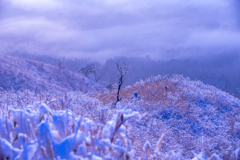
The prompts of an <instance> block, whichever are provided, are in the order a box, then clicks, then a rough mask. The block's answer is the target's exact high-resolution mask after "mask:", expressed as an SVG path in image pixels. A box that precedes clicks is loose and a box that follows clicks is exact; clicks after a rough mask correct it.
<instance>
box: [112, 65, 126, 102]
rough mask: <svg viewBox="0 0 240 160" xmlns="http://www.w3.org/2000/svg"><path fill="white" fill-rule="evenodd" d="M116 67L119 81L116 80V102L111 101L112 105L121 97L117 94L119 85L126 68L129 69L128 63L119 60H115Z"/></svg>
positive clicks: (119, 88)
mask: <svg viewBox="0 0 240 160" xmlns="http://www.w3.org/2000/svg"><path fill="white" fill-rule="evenodd" d="M116 65H117V69H118V74H119V81H118V91H117V100H116V102H114V103H113V105H114V106H116V104H117V102H119V101H121V99H122V97H120V96H119V93H120V90H121V86H122V84H123V77H124V76H125V75H126V74H127V72H128V69H129V64H128V63H126V62H124V61H121V62H119V61H118V62H117V63H116Z"/></svg>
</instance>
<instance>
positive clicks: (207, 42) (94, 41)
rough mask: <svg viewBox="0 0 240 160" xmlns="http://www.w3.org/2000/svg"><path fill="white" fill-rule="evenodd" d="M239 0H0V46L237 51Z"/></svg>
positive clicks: (68, 51) (105, 51) (187, 53)
mask: <svg viewBox="0 0 240 160" xmlns="http://www.w3.org/2000/svg"><path fill="white" fill-rule="evenodd" d="M239 6H240V3H239V2H238V1H237V0H211V1H209V0H201V1H199V0H186V1H182V0H148V1H146V0H144V1H143V0H81V1H79V0H34V1H32V0H0V43H1V47H0V52H1V53H9V52H14V51H20V52H28V53H34V54H52V55H60V56H67V57H91V58H96V59H98V60H105V59H106V58H108V57H113V56H146V55H150V57H151V58H157V59H162V58H163V59H164V58H187V57H195V56H197V57H199V56H202V55H203V54H215V53H219V52H221V53H222V52H224V53H229V52H238V51H240V45H239V42H240V18H239V16H238V15H240V11H239V10H240V8H239ZM238 53H240V52H238Z"/></svg>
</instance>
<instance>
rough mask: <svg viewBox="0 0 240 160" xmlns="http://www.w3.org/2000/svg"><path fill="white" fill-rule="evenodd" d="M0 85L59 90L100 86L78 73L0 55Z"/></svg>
mask: <svg viewBox="0 0 240 160" xmlns="http://www.w3.org/2000/svg"><path fill="white" fill-rule="evenodd" d="M0 87H1V88H2V89H11V88H13V89H14V90H24V89H29V90H36V88H37V90H40V91H46V90H51V91H54V90H59V91H65V90H66V91H74V90H80V91H82V92H89V91H96V90H100V86H99V85H97V84H95V83H94V82H93V81H90V80H88V79H86V78H85V77H84V76H82V75H80V74H76V73H73V72H71V71H68V70H65V69H62V68H57V67H54V66H51V65H48V64H44V63H41V62H37V61H32V60H28V59H23V58H16V57H11V56H6V55H0Z"/></svg>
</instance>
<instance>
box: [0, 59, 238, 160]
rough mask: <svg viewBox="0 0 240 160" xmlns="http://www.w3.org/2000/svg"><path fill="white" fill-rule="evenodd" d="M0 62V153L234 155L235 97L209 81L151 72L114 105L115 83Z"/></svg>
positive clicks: (22, 62)
mask: <svg viewBox="0 0 240 160" xmlns="http://www.w3.org/2000/svg"><path fill="white" fill-rule="evenodd" d="M1 60H2V61H1V62H2V63H1V64H0V67H1V68H0V73H1V76H3V75H4V76H3V78H4V79H3V78H1V87H2V88H3V89H2V91H1V92H0V106H1V110H0V138H1V141H0V159H40V160H48V159H59V160H60V159H93V160H98V159H99V160H100V159H104V160H108V159H126V160H127V159H140V158H143V159H156V160H158V159H159V160H161V159H169V160H174V159H194V160H205V159H209V160H214V159H225V160H230V159H239V158H240V157H239V151H240V146H239V144H240V116H239V115H240V100H239V99H237V98H235V97H233V96H231V95H229V94H228V93H226V92H223V91H221V90H219V89H217V88H215V87H213V86H209V85H205V84H203V83H202V82H200V81H191V80H190V79H188V78H184V77H182V76H179V75H175V76H173V77H170V78H168V77H161V76H157V77H151V78H149V79H147V80H145V81H140V82H137V83H136V84H134V85H132V86H127V87H125V88H123V89H122V90H121V91H120V96H121V97H122V100H121V101H120V102H119V103H117V105H116V106H113V105H112V102H114V101H116V93H117V90H116V89H114V90H111V91H108V90H101V92H96V91H97V90H98V89H97V87H98V85H97V84H94V83H91V81H89V80H87V79H86V78H84V77H81V76H80V75H75V74H73V73H71V72H69V71H67V70H61V69H59V68H55V67H52V66H49V65H46V64H41V63H39V62H35V61H29V60H26V59H18V58H11V57H7V56H6V57H5V56H1ZM2 73H3V74H2ZM70 75H72V77H71V76H70ZM6 77H7V78H6ZM49 77H52V80H51V81H48V78H49ZM61 77H64V78H62V79H61ZM10 79H12V84H11V83H9V82H11V81H10ZM61 82H62V83H61ZM26 83H28V86H27V87H28V89H29V90H28V89H27V87H26V86H25V84H26ZM71 83H74V84H72V85H71ZM75 83H76V84H75ZM10 84H11V85H10ZM10 86H12V89H11V90H6V88H7V89H8V87H10ZM36 86H37V87H38V88H39V90H40V92H36V91H35V90H34V87H36ZM45 86H49V88H51V89H52V90H54V91H50V89H46V88H45ZM4 87H5V88H4ZM18 87H19V88H18ZM78 87H79V90H80V91H79V90H77V88H78ZM19 89H22V90H19ZM63 90H64V91H63ZM82 91H86V92H82ZM90 92H91V94H89V93H90ZM133 93H134V94H135V95H134V94H133Z"/></svg>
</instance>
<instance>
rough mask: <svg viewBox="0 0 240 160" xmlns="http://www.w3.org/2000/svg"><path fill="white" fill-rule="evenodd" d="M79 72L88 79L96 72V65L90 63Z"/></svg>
mask: <svg viewBox="0 0 240 160" xmlns="http://www.w3.org/2000/svg"><path fill="white" fill-rule="evenodd" d="M78 72H82V73H83V74H84V75H85V76H86V77H88V75H89V73H94V72H95V65H94V63H89V64H87V65H86V66H84V67H81V68H80V69H79V70H78Z"/></svg>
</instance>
